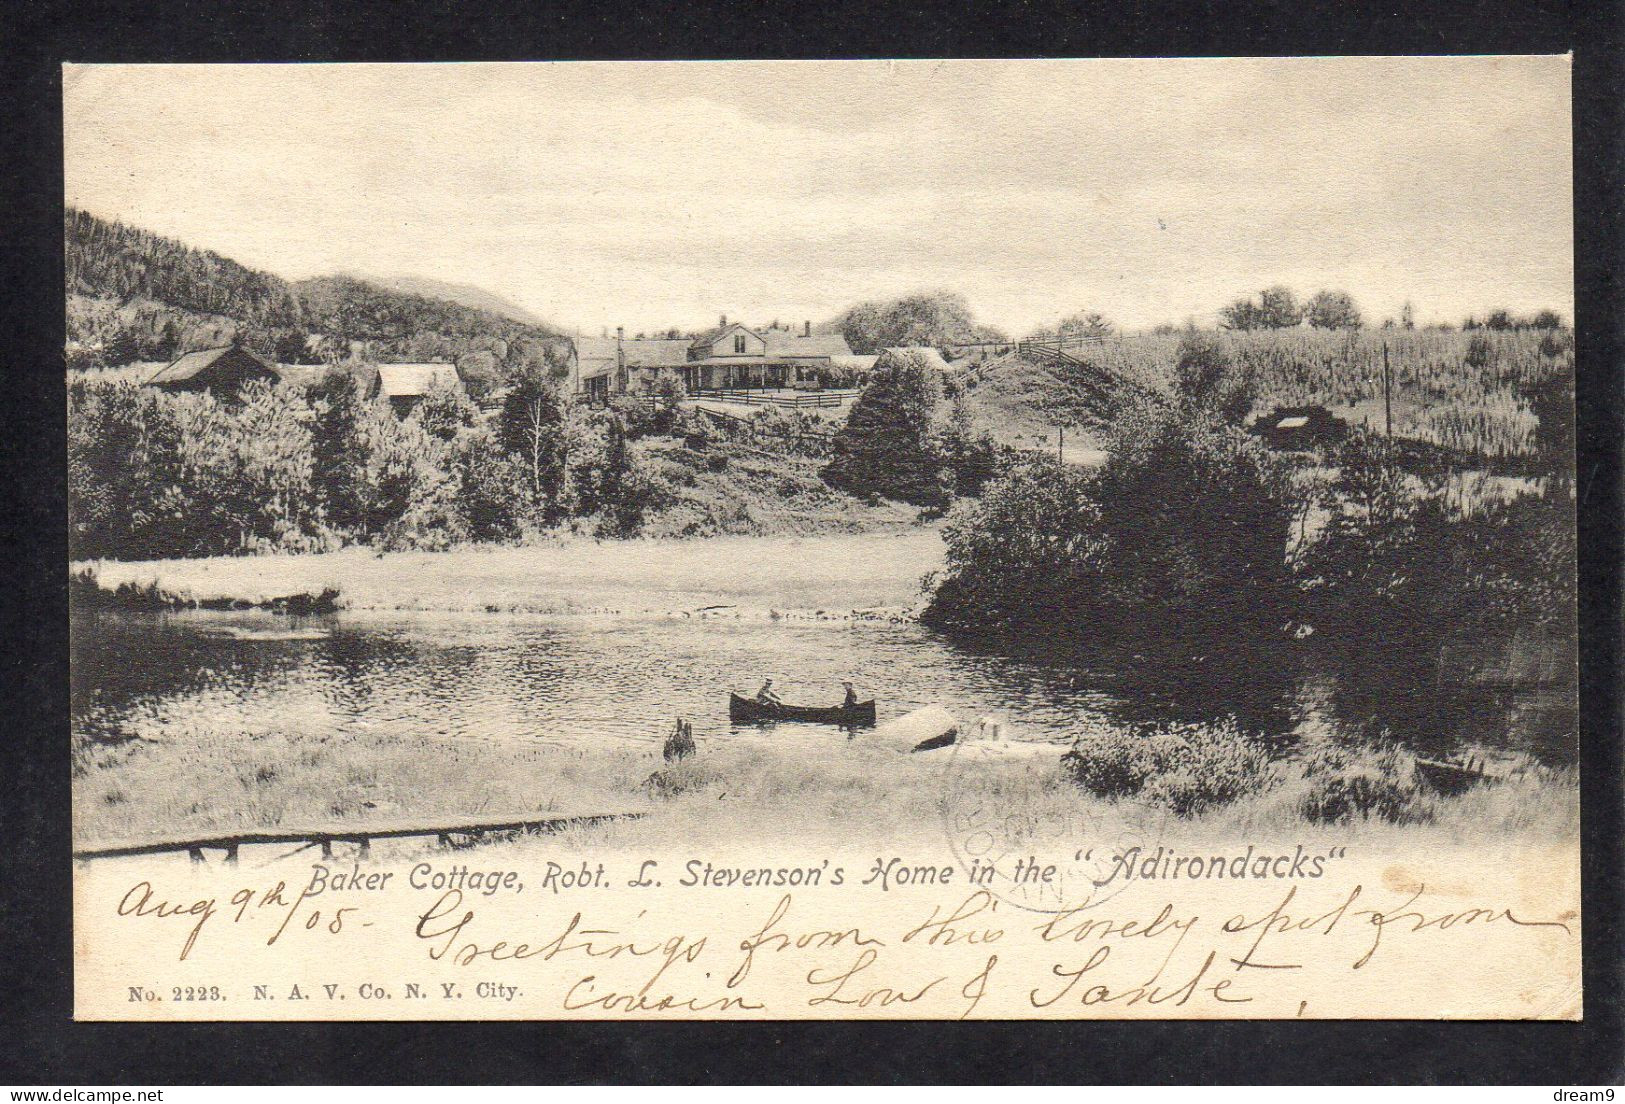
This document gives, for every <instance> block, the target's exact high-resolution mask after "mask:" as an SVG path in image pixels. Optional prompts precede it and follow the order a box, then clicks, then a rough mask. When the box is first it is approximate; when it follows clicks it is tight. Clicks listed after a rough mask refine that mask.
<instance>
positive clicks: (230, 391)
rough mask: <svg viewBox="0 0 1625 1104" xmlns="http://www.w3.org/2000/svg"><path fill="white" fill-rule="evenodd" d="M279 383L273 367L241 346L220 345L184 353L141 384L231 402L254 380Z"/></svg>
mask: <svg viewBox="0 0 1625 1104" xmlns="http://www.w3.org/2000/svg"><path fill="white" fill-rule="evenodd" d="M279 379H281V376H279V375H278V374H277V370H276V368H275V366H273V365H272V364H271V362H270V361H268V360H266V359H265V358H263V357H261V356H260V355H259V354H257V353H255V352H253V351H252V350H250V349H245V348H243V347H242V346H241V345H222V346H221V347H219V348H217V349H198V350H195V351H193V352H190V353H185V354H183V355H182V356H180V357H179V358H178V359H176V360H174V361H172V362H170V363H169V364H166V365H164V366H163V367H162V368H159V369H158V370H157V371H156V372H153V373H152V374H151V375H150V376H148V377H147V378H146V379H145V380H143V381H142V383H143V386H146V387H157V388H160V389H162V390H164V391H208V392H211V393H213V394H214V395H216V396H218V397H220V398H224V399H230V398H235V397H236V396H237V393H238V392H239V391H241V390H242V388H243V385H244V384H246V383H250V382H252V381H253V380H264V381H265V382H266V383H269V384H275V383H276V382H277V381H278V380H279Z"/></svg>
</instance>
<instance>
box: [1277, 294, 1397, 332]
mask: <svg viewBox="0 0 1625 1104" xmlns="http://www.w3.org/2000/svg"><path fill="white" fill-rule="evenodd" d="M1409 307H1410V304H1409V303H1407V304H1406V308H1407V309H1409ZM1303 313H1304V316H1305V317H1306V318H1308V320H1309V324H1310V325H1311V326H1313V327H1314V328H1315V329H1317V330H1357V329H1359V328H1360V311H1359V308H1358V307H1356V306H1355V305H1354V298H1353V297H1352V296H1351V295H1349V293H1348V292H1346V291H1335V290H1326V291H1317V292H1315V294H1314V295H1312V296H1310V297H1309V301H1308V302H1307V303H1305V304H1304V310H1303ZM1405 328H1406V329H1410V328H1411V326H1410V325H1409V324H1407V325H1406V327H1405Z"/></svg>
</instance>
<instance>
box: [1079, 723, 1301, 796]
mask: <svg viewBox="0 0 1625 1104" xmlns="http://www.w3.org/2000/svg"><path fill="white" fill-rule="evenodd" d="M1064 762H1065V763H1066V765H1067V767H1068V768H1069V769H1070V771H1071V774H1072V778H1073V780H1074V781H1076V782H1077V783H1078V784H1079V785H1081V786H1083V787H1084V788H1085V789H1086V790H1088V791H1089V792H1090V793H1093V794H1095V795H1096V796H1098V797H1109V798H1119V797H1130V796H1135V795H1138V796H1139V797H1141V798H1142V799H1143V800H1145V801H1146V802H1148V803H1150V804H1152V805H1156V806H1159V807H1161V808H1165V809H1168V810H1169V811H1170V812H1172V813H1174V814H1175V815H1176V816H1182V817H1190V816H1197V815H1200V814H1201V813H1203V812H1205V811H1207V810H1208V809H1212V808H1215V807H1218V806H1222V805H1227V804H1229V803H1231V802H1233V801H1235V800H1236V799H1238V798H1241V797H1245V796H1248V795H1250V794H1255V793H1259V792H1262V791H1263V790H1266V789H1268V788H1269V787H1271V786H1273V785H1274V784H1275V782H1276V780H1277V778H1276V774H1275V771H1274V769H1273V768H1272V766H1271V763H1270V757H1269V753H1268V751H1267V750H1266V749H1265V748H1264V746H1263V745H1262V744H1260V743H1259V742H1258V741H1256V740H1253V739H1251V738H1250V737H1248V736H1247V735H1246V734H1244V733H1243V732H1242V731H1241V730H1240V728H1239V727H1238V726H1237V724H1236V722H1235V719H1234V718H1226V719H1224V720H1222V721H1218V722H1216V723H1212V724H1175V725H1168V726H1165V727H1163V728H1160V729H1157V730H1154V731H1152V732H1149V733H1143V734H1142V733H1139V732H1134V731H1128V730H1123V729H1095V730H1091V731H1089V732H1086V733H1084V734H1082V735H1080V736H1079V737H1078V738H1077V739H1076V740H1075V741H1074V743H1073V746H1072V749H1071V750H1070V751H1068V752H1067V754H1066V756H1065V757H1064Z"/></svg>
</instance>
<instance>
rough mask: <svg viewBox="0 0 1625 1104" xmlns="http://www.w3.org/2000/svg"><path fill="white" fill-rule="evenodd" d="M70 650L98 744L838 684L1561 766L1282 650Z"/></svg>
mask: <svg viewBox="0 0 1625 1104" xmlns="http://www.w3.org/2000/svg"><path fill="white" fill-rule="evenodd" d="M73 630H74V631H73V641H72V647H73V683H72V711H73V726H74V731H75V733H76V734H77V735H80V736H82V737H84V738H89V739H98V740H116V739H123V738H128V737H130V736H133V735H143V736H150V737H154V738H165V737H168V738H186V736H187V735H188V734H190V733H194V732H208V733H227V734H229V733H232V732H236V731H242V732H262V731H267V730H270V731H288V732H310V733H315V734H326V733H332V732H340V733H342V732H345V731H366V732H371V733H382V734H394V735H399V736H402V737H404V738H412V737H421V736H425V735H445V736H457V737H469V738H480V739H495V740H545V741H558V742H565V743H569V742H577V741H589V742H590V741H595V740H608V739H636V740H639V741H647V740H649V739H651V738H654V737H656V736H662V735H664V733H665V732H666V731H667V730H668V729H669V728H670V726H671V721H672V718H673V717H674V716H678V715H681V716H683V717H686V718H688V719H689V720H690V721H692V722H693V724H694V727H695V731H696V734H698V735H702V736H705V735H709V736H717V735H720V734H726V733H728V732H730V731H734V729H732V727H731V726H730V722H729V720H728V710H727V698H728V692H729V690H730V689H735V690H740V691H741V692H745V693H749V692H750V691H751V690H753V689H754V688H755V687H756V686H759V685H760V684H761V680H762V679H763V678H764V677H772V678H773V680H774V685H775V688H776V689H779V690H781V691H782V693H783V696H784V698H785V699H786V700H788V701H793V702H797V703H800V704H809V705H819V704H831V705H833V704H835V703H836V702H838V701H839V700H840V697H841V682H842V680H844V679H851V680H853V681H854V682H856V683H857V685H858V688H859V693H860V696H863V697H870V696H873V697H876V698H877V699H879V710H880V719H881V720H882V721H885V720H886V719H888V718H891V717H895V716H898V715H899V714H901V713H903V712H906V711H907V710H909V709H912V708H915V707H917V706H921V705H927V704H932V703H940V704H942V705H944V706H946V707H947V708H948V709H949V710H951V711H952V712H954V713H955V714H956V715H958V716H960V717H963V718H966V719H971V718H975V717H978V716H981V715H983V714H995V715H999V716H1001V717H1002V718H1003V719H1004V721H1005V722H1006V725H1007V729H1008V731H1010V733H1011V734H1012V735H1014V736H1015V737H1017V738H1026V739H1056V738H1061V737H1064V736H1065V735H1066V734H1067V733H1068V732H1069V731H1070V730H1072V729H1075V728H1076V727H1077V726H1078V725H1079V724H1080V723H1084V722H1096V723H1098V722H1105V723H1112V724H1127V725H1142V724H1153V723H1158V722H1163V721H1170V720H1183V721H1195V720H1205V719H1212V718H1217V717H1220V716H1223V715H1226V714H1230V715H1234V716H1236V717H1237V719H1238V721H1239V722H1240V724H1241V726H1242V727H1243V728H1244V729H1246V730H1248V731H1251V732H1253V733H1256V734H1258V735H1261V736H1273V737H1283V736H1291V735H1294V734H1303V733H1306V732H1312V731H1320V730H1324V731H1330V732H1331V733H1332V734H1334V735H1355V736H1358V735H1365V734H1370V733H1372V732H1374V731H1375V730H1377V729H1379V728H1383V727H1386V728H1387V729H1389V730H1390V731H1392V732H1393V733H1395V734H1396V735H1398V736H1400V737H1401V738H1402V739H1404V740H1405V741H1407V742H1409V743H1411V744H1413V745H1414V746H1417V747H1418V748H1419V749H1425V750H1428V751H1438V750H1448V748H1449V746H1450V745H1452V744H1459V743H1461V742H1464V741H1465V742H1472V743H1477V744H1492V745H1493V744H1503V745H1510V746H1513V747H1517V748H1519V749H1522V750H1533V751H1536V752H1538V753H1540V754H1542V755H1543V756H1545V757H1547V758H1554V759H1558V760H1567V759H1571V758H1572V756H1573V738H1572V731H1573V709H1572V697H1570V698H1567V699H1565V697H1564V696H1563V693H1562V692H1558V693H1557V694H1556V695H1555V696H1554V695H1553V694H1552V693H1551V692H1550V691H1549V689H1548V691H1546V692H1544V697H1542V695H1541V694H1540V693H1536V694H1530V693H1525V692H1522V691H1514V690H1508V689H1506V688H1500V689H1496V690H1494V691H1493V692H1485V691H1484V690H1483V688H1476V689H1471V690H1464V689H1462V688H1460V687H1455V688H1452V687H1450V686H1446V685H1443V684H1442V683H1441V680H1440V679H1439V677H1438V672H1437V669H1436V665H1435V666H1434V667H1430V666H1429V665H1428V664H1426V663H1424V662H1421V661H1420V660H1418V661H1417V662H1416V663H1414V664H1412V663H1410V662H1409V661H1408V660H1407V661H1403V662H1397V663H1396V662H1392V661H1390V660H1385V661H1384V662H1383V663H1381V664H1375V665H1372V664H1367V665H1365V666H1364V667H1362V666H1361V665H1358V664H1355V665H1349V664H1347V663H1346V661H1345V660H1344V659H1340V660H1339V664H1340V665H1339V666H1335V667H1330V668H1329V667H1328V664H1327V663H1326V662H1325V661H1324V657H1323V656H1321V657H1319V658H1317V653H1316V652H1315V650H1313V649H1308V648H1303V647H1293V646H1291V645H1287V644H1282V645H1279V646H1276V647H1273V648H1269V649H1257V648H1252V649H1248V650H1247V651H1246V652H1245V653H1244V654H1243V653H1241V652H1232V653H1226V652H1224V651H1223V650H1217V651H1215V652H1214V653H1213V654H1210V655H1206V656H1201V657H1195V658H1190V659H1182V660H1177V661H1176V660H1174V659H1171V658H1170V657H1167V656H1158V655H1147V654H1141V653H1135V652H1132V651H1128V650H1115V649H1112V648H1110V647H1103V648H1101V649H1099V650H1098V651H1096V652H1094V653H1092V654H1091V655H1089V656H1072V657H1069V658H1066V659H1060V658H1057V657H1055V656H1053V655H1051V654H1048V653H1046V652H1044V651H1042V650H1041V649H1040V648H1038V647H1028V648H1025V649H1022V648H1015V649H1011V648H1009V647H1006V648H1004V649H1002V650H993V649H988V648H975V647H967V646H964V645H962V644H958V643H954V642H951V641H949V640H948V639H946V638H944V637H942V636H940V635H938V634H936V633H934V632H932V631H930V630H928V629H924V628H921V627H919V626H913V625H903V626H893V625H880V624H872V623H859V624H850V625H796V624H783V623H777V624H775V623H753V622H700V623H696V622H691V621H636V620H608V619H606V620H594V619H589V618H545V617H523V616H511V615H500V616H494V615H485V614H403V615H397V616H371V615H368V616H360V615H340V616H337V617H329V618H310V619H289V618H278V617H275V616H273V615H266V614H209V613H184V614H107V613H102V614H88V613H87V614H80V615H77V616H76V619H75V621H74V625H73ZM1368 668H1369V669H1368ZM1328 669H1335V670H1339V671H1341V672H1342V675H1341V677H1335V678H1334V677H1332V676H1331V675H1329V674H1327V673H1326V671H1327V670H1328ZM1553 702H1555V703H1556V707H1555V710H1554V708H1553ZM1566 702H1567V703H1568V704H1567V705H1565V703H1566Z"/></svg>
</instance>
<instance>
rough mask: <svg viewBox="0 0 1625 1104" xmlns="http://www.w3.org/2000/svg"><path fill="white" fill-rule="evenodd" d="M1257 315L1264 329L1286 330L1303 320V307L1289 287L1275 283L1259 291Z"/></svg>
mask: <svg viewBox="0 0 1625 1104" xmlns="http://www.w3.org/2000/svg"><path fill="white" fill-rule="evenodd" d="M1258 316H1259V323H1260V325H1262V326H1263V327H1264V328H1265V329H1270V330H1287V329H1291V328H1292V327H1293V326H1296V325H1299V324H1300V323H1302V322H1303V309H1302V308H1301V307H1299V306H1298V297H1297V296H1296V295H1293V294H1292V289H1291V288H1288V287H1284V286H1282V285H1280V284H1277V285H1275V286H1274V287H1269V288H1265V289H1264V290H1263V291H1261V292H1259V295H1258Z"/></svg>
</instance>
